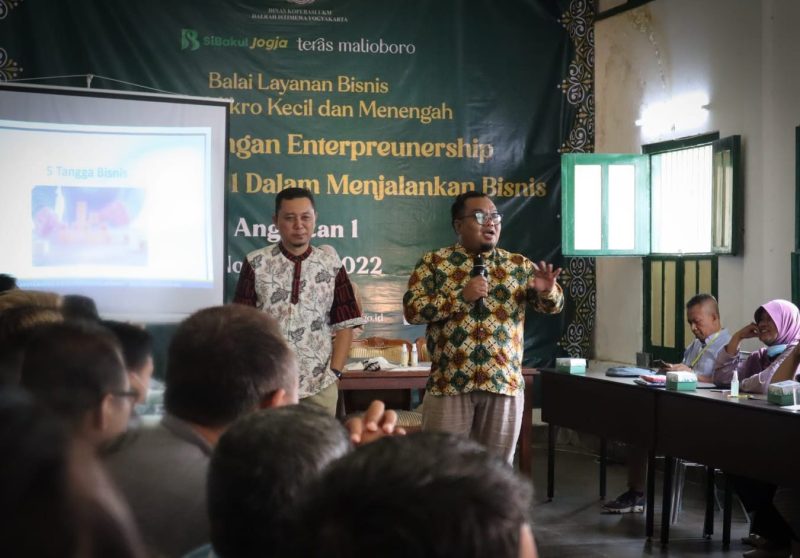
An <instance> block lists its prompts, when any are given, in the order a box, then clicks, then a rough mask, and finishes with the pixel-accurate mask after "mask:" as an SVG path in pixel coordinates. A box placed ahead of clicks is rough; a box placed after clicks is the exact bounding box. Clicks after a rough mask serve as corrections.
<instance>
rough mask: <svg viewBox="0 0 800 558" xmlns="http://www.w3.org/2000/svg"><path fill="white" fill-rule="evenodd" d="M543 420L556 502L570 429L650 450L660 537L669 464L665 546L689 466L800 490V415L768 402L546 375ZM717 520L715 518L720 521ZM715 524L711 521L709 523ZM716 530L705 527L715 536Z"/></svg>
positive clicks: (650, 483) (726, 537)
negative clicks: (560, 438)
mask: <svg viewBox="0 0 800 558" xmlns="http://www.w3.org/2000/svg"><path fill="white" fill-rule="evenodd" d="M541 377H542V420H544V421H545V422H547V423H548V424H549V425H550V428H551V431H550V434H551V436H550V443H549V446H548V497H551V498H552V496H553V482H554V480H553V479H554V453H555V452H554V450H555V445H554V444H555V440H554V438H555V432H554V430H553V428H554V426H553V425H559V426H566V427H569V428H573V429H575V430H578V431H581V432H588V433H591V434H596V435H597V436H600V437H601V438H607V439H611V440H619V441H622V442H627V443H630V444H637V445H639V446H640V447H645V448H647V449H648V456H649V463H648V473H647V508H646V517H645V530H646V534H647V536H648V537H651V536H652V535H653V505H652V503H653V502H654V501H655V499H654V496H655V485H654V475H653V474H652V471H653V461H654V455H655V454H656V453H658V454H663V455H665V456H666V459H665V471H664V486H663V494H662V518H661V542H662V544H667V543H668V541H669V520H670V511H671V510H670V507H671V493H672V474H671V472H672V468H673V465H674V459H675V458H682V459H687V460H691V461H695V462H697V463H702V464H704V465H709V466H711V467H714V468H718V469H721V470H722V471H724V472H725V473H732V474H740V475H744V476H748V477H752V478H756V479H760V480H763V481H767V482H771V483H775V484H779V485H785V486H800V475H798V474H797V462H798V459H800V451H799V450H798V449H797V444H796V443H795V441H796V440H798V439H800V414H798V413H793V412H791V411H787V410H785V409H781V408H780V407H778V406H776V405H771V404H769V403H767V402H766V401H763V400H751V399H746V398H741V399H731V398H728V397H727V396H726V395H725V394H723V393H719V392H715V391H711V390H707V389H702V390H697V391H691V392H676V391H666V390H664V389H656V388H649V387H644V386H638V385H636V384H634V383H633V381H632V379H631V378H610V377H607V376H605V373H604V372H587V373H586V375H585V376H584V375H573V374H566V373H564V372H556V371H555V370H547V369H543V370H541ZM729 494H730V491H729V490H726V503H725V509H724V517H723V536H722V540H723V546H724V547H727V546H728V545H729V543H730V496H729ZM712 519H713V518H712ZM707 523H708V521H707ZM708 532H710V531H709V526H708V525H706V526H705V527H704V533H708Z"/></svg>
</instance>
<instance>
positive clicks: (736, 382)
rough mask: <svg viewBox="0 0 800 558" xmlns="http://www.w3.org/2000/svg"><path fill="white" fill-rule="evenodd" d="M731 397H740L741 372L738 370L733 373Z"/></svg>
mask: <svg viewBox="0 0 800 558" xmlns="http://www.w3.org/2000/svg"><path fill="white" fill-rule="evenodd" d="M731 397H739V372H738V371H737V370H734V371H733V377H732V378H731Z"/></svg>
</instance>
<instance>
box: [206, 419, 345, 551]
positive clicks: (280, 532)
mask: <svg viewBox="0 0 800 558" xmlns="http://www.w3.org/2000/svg"><path fill="white" fill-rule="evenodd" d="M348 451H350V439H349V436H348V433H347V431H346V430H345V429H344V427H343V426H342V425H341V424H340V423H339V421H337V420H336V419H335V418H334V417H332V416H331V415H329V414H328V413H326V412H325V411H324V410H323V409H321V408H319V409H318V408H315V407H313V406H311V405H288V406H284V407H276V408H271V409H266V410H263V411H259V412H257V413H252V414H250V415H247V416H245V417H242V418H241V419H239V420H238V421H236V422H235V423H234V424H233V425H232V426H231V427H230V428H229V429H228V430H227V431H226V432H225V434H223V435H222V437H221V438H220V439H219V443H218V444H217V446H216V448H215V449H214V453H213V455H212V457H211V463H210V465H209V471H208V515H209V519H210V523H211V542H212V544H213V546H214V551H215V552H216V554H217V555H219V556H220V557H222V558H228V557H238V556H257V555H259V554H261V553H263V552H264V550H265V549H274V548H277V547H279V546H280V545H281V544H282V541H283V538H284V536H285V534H286V532H287V531H286V530H287V521H288V519H289V516H290V509H291V508H292V507H293V506H294V505H295V503H296V501H297V500H298V499H299V497H300V495H301V494H302V493H303V492H304V491H305V489H306V487H307V486H308V485H309V484H310V483H311V482H312V481H313V480H314V479H316V478H317V477H318V476H319V475H320V474H321V472H322V470H323V469H324V468H325V467H326V466H327V465H328V464H329V463H331V462H332V461H334V460H335V459H338V458H339V457H341V456H342V455H344V454H346V453H347V452H348Z"/></svg>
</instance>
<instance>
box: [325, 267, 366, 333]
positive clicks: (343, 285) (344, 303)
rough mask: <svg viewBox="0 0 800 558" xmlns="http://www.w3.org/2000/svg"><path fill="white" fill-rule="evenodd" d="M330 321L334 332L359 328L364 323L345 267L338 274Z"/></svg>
mask: <svg viewBox="0 0 800 558" xmlns="http://www.w3.org/2000/svg"><path fill="white" fill-rule="evenodd" d="M330 319H331V326H332V329H334V330H336V329H342V328H346V327H358V326H360V325H363V323H364V320H363V318H362V317H361V310H360V309H359V308H358V301H356V294H355V293H354V292H353V285H352V284H351V283H350V278H349V277H348V276H347V272H346V271H345V270H344V267H341V268H339V273H337V274H336V283H335V286H334V291H333V305H332V306H331V312H330ZM337 326H338V327H337Z"/></svg>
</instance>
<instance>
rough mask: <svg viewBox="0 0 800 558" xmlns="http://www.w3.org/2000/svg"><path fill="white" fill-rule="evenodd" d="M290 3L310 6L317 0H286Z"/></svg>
mask: <svg viewBox="0 0 800 558" xmlns="http://www.w3.org/2000/svg"><path fill="white" fill-rule="evenodd" d="M286 1H287V2H289V3H290V4H297V5H298V6H308V5H309V4H313V3H314V2H316V1H317V0H286Z"/></svg>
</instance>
